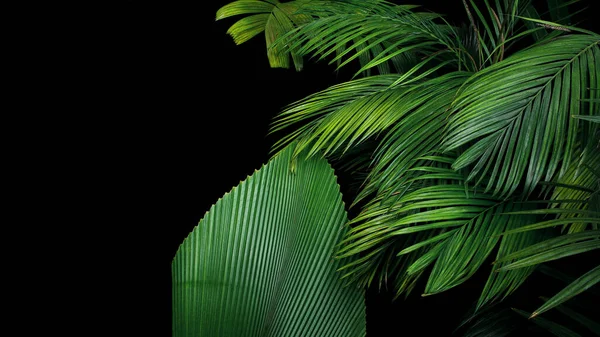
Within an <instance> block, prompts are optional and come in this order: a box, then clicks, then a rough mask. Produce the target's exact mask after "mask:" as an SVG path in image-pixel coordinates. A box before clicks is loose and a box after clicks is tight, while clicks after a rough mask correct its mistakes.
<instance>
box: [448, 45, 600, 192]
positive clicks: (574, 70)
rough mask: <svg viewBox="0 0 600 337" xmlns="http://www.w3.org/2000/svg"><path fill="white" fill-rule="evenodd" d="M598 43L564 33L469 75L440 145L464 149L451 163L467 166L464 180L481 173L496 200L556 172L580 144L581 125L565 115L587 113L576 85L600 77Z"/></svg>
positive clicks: (531, 186) (525, 189)
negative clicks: (467, 172)
mask: <svg viewBox="0 0 600 337" xmlns="http://www.w3.org/2000/svg"><path fill="white" fill-rule="evenodd" d="M598 43H599V40H598V39H597V38H596V37H594V36H591V35H569V36H565V37H562V38H558V39H556V40H553V41H550V42H548V43H546V44H544V45H536V46H534V47H532V48H530V49H528V50H525V51H522V52H519V53H517V54H514V55H513V56H511V57H509V58H507V59H505V60H504V61H502V62H499V63H497V64H495V65H493V66H490V67H488V68H486V69H484V70H483V71H481V72H478V73H477V74H475V75H473V77H472V78H471V79H469V80H468V82H467V83H466V84H465V86H464V87H463V90H462V91H461V93H460V94H459V96H458V97H457V99H456V100H455V102H454V113H453V116H452V118H451V120H450V122H449V125H448V133H447V135H446V137H445V139H444V143H443V148H444V149H445V150H446V151H447V150H453V149H458V148H461V147H465V151H464V153H463V154H462V155H461V156H460V157H459V158H457V160H456V162H455V163H454V166H453V167H454V168H455V169H462V168H466V167H472V168H471V174H470V175H469V181H471V180H473V179H475V178H478V180H477V181H478V182H481V181H483V180H484V178H486V180H487V181H488V182H487V187H486V191H488V190H492V191H493V193H494V195H497V196H500V197H507V196H510V195H512V194H513V193H515V192H516V191H517V188H518V187H519V186H523V195H529V194H530V193H531V192H532V191H533V189H534V188H535V186H536V185H537V183H538V182H539V181H540V180H541V179H542V178H543V177H545V180H550V179H551V178H553V177H554V176H555V171H556V170H557V169H558V168H560V173H559V175H558V176H559V177H560V176H562V175H563V174H564V171H565V170H566V168H567V167H569V163H570V162H571V161H572V160H573V153H574V152H575V151H576V149H577V147H578V143H577V141H578V129H579V123H578V121H577V120H576V119H570V118H568V115H569V114H575V115H577V114H581V113H580V112H583V111H585V110H584V109H582V104H581V102H580V101H579V100H580V99H582V98H586V97H587V94H586V91H584V90H581V88H582V87H586V86H589V85H590V83H591V82H594V83H595V84H596V82H598V81H600V77H599V76H597V72H598V69H600V48H599V47H598ZM586 113H589V112H587V111H586ZM591 113H592V114H594V115H596V114H598V113H599V112H598V111H591ZM472 164H474V166H471V165H472Z"/></svg>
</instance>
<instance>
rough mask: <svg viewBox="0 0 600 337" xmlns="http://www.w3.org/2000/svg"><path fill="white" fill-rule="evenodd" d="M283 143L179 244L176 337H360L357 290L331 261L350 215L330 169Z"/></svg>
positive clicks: (175, 287) (362, 316)
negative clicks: (346, 284)
mask: <svg viewBox="0 0 600 337" xmlns="http://www.w3.org/2000/svg"><path fill="white" fill-rule="evenodd" d="M292 151H293V149H292V148H290V147H288V148H287V149H285V150H284V151H282V152H281V153H280V154H279V155H278V156H276V157H274V158H273V159H272V160H271V161H270V162H269V163H268V164H266V165H265V166H263V167H262V168H261V169H260V170H258V171H256V172H255V173H254V174H253V175H252V176H251V177H249V178H248V179H247V180H246V181H244V182H242V183H241V184H240V185H238V186H237V187H235V188H234V189H233V190H232V191H231V192H229V193H227V194H226V195H225V196H224V197H223V198H222V199H220V200H219V201H218V202H217V203H216V204H215V205H214V206H213V207H212V208H211V209H210V210H209V211H208V212H207V213H206V215H205V216H204V218H203V219H202V220H200V223H199V224H198V226H197V227H196V228H194V230H193V231H192V233H191V234H190V235H189V236H188V237H187V238H186V239H185V241H184V242H183V244H182V245H181V247H180V248H179V250H178V252H177V254H176V256H175V259H174V261H173V264H172V270H173V336H174V337H183V336H185V337H188V336H190V337H191V336H194V337H202V336H206V337H215V336H232V337H233V336H240V337H241V336H244V337H252V336H273V337H286V336H303V337H304V336H319V337H320V336H343V337H348V336H364V335H365V304H364V296H363V295H364V294H363V291H362V290H359V289H357V288H355V287H344V286H343V285H344V283H343V282H342V281H341V280H340V275H339V274H338V273H337V272H336V269H337V268H339V266H340V263H342V262H347V261H339V260H334V259H333V258H332V254H333V250H334V246H335V245H336V244H337V243H338V241H339V239H340V237H341V236H342V235H344V232H345V231H346V229H345V223H346V221H347V215H346V212H345V210H344V205H343V203H342V200H341V194H340V191H339V186H338V185H337V183H336V179H335V176H334V174H333V169H332V168H331V167H330V166H329V165H328V164H327V162H326V161H325V160H323V159H314V158H313V159H309V160H304V159H303V158H302V157H299V158H297V162H296V163H295V170H294V172H292V171H290V160H291V154H292Z"/></svg>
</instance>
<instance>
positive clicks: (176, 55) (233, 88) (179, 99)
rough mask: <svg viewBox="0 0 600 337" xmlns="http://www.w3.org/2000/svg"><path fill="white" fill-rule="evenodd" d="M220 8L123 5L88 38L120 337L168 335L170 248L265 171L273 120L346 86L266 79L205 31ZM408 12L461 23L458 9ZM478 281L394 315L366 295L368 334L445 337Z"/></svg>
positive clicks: (322, 71) (320, 75)
mask: <svg viewBox="0 0 600 337" xmlns="http://www.w3.org/2000/svg"><path fill="white" fill-rule="evenodd" d="M228 2H229V1H227V0H218V1H208V2H185V3H176V2H164V3H158V2H147V1H124V2H121V3H120V5H118V6H115V7H114V11H112V10H111V12H112V13H110V14H111V15H110V16H109V17H110V19H106V20H105V21H104V22H103V24H102V26H101V27H100V31H99V39H100V40H101V42H102V43H101V44H100V45H101V46H104V48H100V47H99V48H98V50H97V57H98V60H99V62H98V63H97V64H95V65H92V66H93V67H95V70H96V76H97V77H98V83H103V84H102V85H98V88H99V89H98V93H99V95H97V96H96V97H97V99H98V102H97V104H96V106H97V107H98V108H99V109H98V110H99V112H98V115H97V116H98V117H97V119H98V125H101V126H105V127H106V132H101V134H102V140H101V141H100V144H98V145H99V148H100V149H102V151H106V152H107V153H104V154H103V156H102V158H108V160H106V161H102V162H99V163H97V164H98V167H100V168H101V173H100V174H99V176H97V177H94V179H96V182H97V185H98V189H99V190H106V189H109V190H111V191H110V192H111V194H110V195H112V196H111V197H110V198H111V199H110V200H108V201H107V200H104V205H107V206H106V207H108V208H111V209H114V210H116V211H117V212H115V214H116V215H112V217H114V218H113V219H106V221H105V224H104V226H105V228H108V229H109V230H110V233H111V236H112V237H113V238H116V240H114V241H113V242H118V245H120V246H122V247H125V248H126V249H127V247H129V248H128V250H129V252H130V253H129V254H126V255H125V254H124V255H123V256H120V257H119V259H120V263H119V264H118V265H119V267H118V268H114V269H115V270H112V272H113V273H114V274H113V276H112V277H110V278H109V279H110V281H109V283H111V284H112V285H113V287H117V288H119V289H120V290H119V294H122V293H124V295H119V297H118V299H115V301H117V302H118V303H113V304H112V305H111V308H112V310H114V311H115V312H119V313H123V314H124V315H119V317H122V323H123V325H122V329H124V330H121V332H123V333H125V334H127V332H129V334H130V335H141V334H140V330H139V329H140V328H141V327H143V329H148V331H149V332H152V335H157V336H158V335H161V336H168V335H170V331H171V297H170V295H171V283H170V281H171V274H170V273H171V271H170V263H171V261H172V258H173V257H174V255H175V253H176V251H177V248H178V246H179V244H180V243H181V242H182V241H183V239H184V238H185V237H186V236H187V235H188V233H189V232H190V231H191V230H192V229H193V227H194V226H195V225H196V224H197V222H198V221H199V220H200V218H201V217H202V216H203V214H204V213H205V212H206V211H207V210H208V209H209V207H210V206H211V205H212V204H214V203H215V202H216V201H217V199H218V198H219V197H221V196H222V195H223V194H224V193H226V192H227V191H229V190H230V189H231V188H232V187H234V186H235V185H237V184H238V183H239V182H240V181H241V180H243V179H245V178H246V177H247V176H248V175H250V174H252V172H253V171H254V170H255V169H258V168H259V167H260V166H261V165H262V164H263V163H265V162H266V161H267V160H268V158H269V155H268V150H269V148H270V146H271V145H272V144H273V142H274V139H273V138H272V137H269V136H267V130H268V125H269V122H270V120H271V118H272V117H273V116H274V115H275V114H276V113H277V112H279V111H281V109H282V108H283V107H284V106H285V105H286V104H288V103H291V102H293V101H295V100H297V99H300V98H303V97H305V96H306V95H308V94H310V93H314V92H316V91H318V90H321V89H324V88H326V87H327V86H329V85H332V84H335V83H338V82H339V81H343V80H348V79H349V76H348V74H346V73H345V72H341V73H339V74H338V73H335V71H334V67H333V66H328V65H327V64H325V63H321V64H315V63H314V62H307V64H306V67H305V70H304V71H303V72H300V73H297V72H295V71H294V70H284V69H271V68H269V65H268V60H267V58H266V51H265V44H264V38H263V37H262V36H258V37H256V38H254V39H252V40H251V41H250V42H248V43H245V44H243V45H241V46H236V45H235V44H234V43H233V40H232V39H231V37H230V36H228V35H226V30H227V28H228V27H229V26H230V25H231V24H232V23H234V22H235V18H231V19H226V20H223V21H219V22H215V20H214V17H215V13H216V11H217V9H218V8H220V7H221V6H223V5H225V4H226V3H228ZM409 3H418V4H423V5H425V7H426V8H428V9H431V10H434V11H437V12H439V13H445V14H450V16H449V18H450V20H451V21H458V22H460V21H463V22H464V13H463V8H462V4H461V1H460V0H453V1H412V2H409ZM107 144H108V145H109V146H105V145H107ZM121 210H122V211H123V212H122V213H121V212H120V211H121ZM121 214H123V215H121ZM125 214H127V215H125ZM117 223H118V224H119V225H116V224H117ZM131 247H135V248H131ZM112 248H113V247H110V245H107V246H105V247H104V249H107V250H111V249H112ZM482 281H483V279H482V278H479V279H477V278H475V279H474V280H472V281H469V282H467V283H466V284H465V286H463V287H462V288H461V289H460V290H451V291H449V292H448V295H447V296H432V297H427V298H421V297H419V296H414V297H413V298H411V299H409V300H408V301H407V302H402V301H400V302H398V303H395V304H394V305H390V300H389V296H387V295H385V294H384V295H380V296H375V295H374V294H373V293H370V295H369V296H368V300H367V304H368V331H369V333H373V332H375V331H376V330H377V331H387V333H386V334H385V335H389V336H395V335H405V336H406V335H413V333H412V332H409V331H413V330H414V329H415V327H414V326H413V325H415V324H419V328H420V329H422V330H421V331H420V332H419V334H425V335H428V334H434V335H439V336H443V335H448V333H449V332H451V331H452V329H453V328H454V327H455V326H456V324H457V323H458V322H459V318H460V317H461V316H462V315H463V314H464V313H465V311H466V310H467V309H468V308H469V307H470V305H471V304H472V303H471V301H473V300H475V299H476V296H477V293H478V292H479V291H480V288H479V287H480V285H481V284H482V283H481V282H482ZM477 285H479V286H477ZM523 291H527V290H526V289H525V290H523ZM130 311H131V312H136V313H137V314H135V315H134V314H133V313H132V314H131V315H129V314H128V313H129V312H130ZM134 316H135V317H137V318H136V319H133V318H132V317H134ZM107 317H108V318H110V317H116V315H112V314H111V313H107ZM115 319H116V318H115ZM118 320H119V319H118ZM419 322H421V323H419ZM376 335H377V334H370V336H376ZM381 335H383V334H381Z"/></svg>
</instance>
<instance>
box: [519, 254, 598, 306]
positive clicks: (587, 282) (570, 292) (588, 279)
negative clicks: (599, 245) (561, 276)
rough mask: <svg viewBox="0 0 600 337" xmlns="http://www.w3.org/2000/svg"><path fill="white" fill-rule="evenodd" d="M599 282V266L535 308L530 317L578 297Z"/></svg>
mask: <svg viewBox="0 0 600 337" xmlns="http://www.w3.org/2000/svg"><path fill="white" fill-rule="evenodd" d="M598 282H600V264H599V265H598V266H596V267H595V268H593V269H592V270H590V271H589V272H587V273H585V274H584V275H582V276H581V277H579V278H578V279H576V280H575V281H573V282H571V283H570V284H569V285H568V286H566V287H564V288H563V289H562V290H561V291H560V292H558V293H557V294H556V295H554V296H552V298H550V299H549V300H547V301H546V303H544V305H542V306H541V307H539V308H537V309H536V310H535V311H534V312H533V313H532V314H531V317H535V316H537V315H539V314H542V313H544V312H546V311H548V310H550V309H552V308H554V307H556V306H559V305H560V304H562V303H564V302H566V301H568V300H569V299H571V298H572V297H574V296H577V295H579V294H580V293H582V292H583V291H585V290H587V289H588V288H590V287H592V286H594V285H595V284H596V283H598Z"/></svg>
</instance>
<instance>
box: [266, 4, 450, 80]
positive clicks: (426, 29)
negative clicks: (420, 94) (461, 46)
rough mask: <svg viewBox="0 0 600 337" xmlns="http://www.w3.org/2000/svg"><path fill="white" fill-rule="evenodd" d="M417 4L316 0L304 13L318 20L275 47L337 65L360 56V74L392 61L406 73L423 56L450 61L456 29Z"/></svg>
mask: <svg viewBox="0 0 600 337" xmlns="http://www.w3.org/2000/svg"><path fill="white" fill-rule="evenodd" d="M412 8H413V6H397V5H391V4H389V3H385V2H382V1H372V0H371V1H369V0H367V1H361V2H360V6H359V5H357V2H356V1H315V2H311V5H310V6H306V7H304V8H303V9H302V10H301V11H300V13H302V14H303V15H307V16H310V17H313V18H314V19H313V20H312V21H310V22H308V23H307V24H305V25H302V26H301V27H299V28H298V29H296V30H294V31H293V32H291V33H290V34H288V35H287V36H286V38H285V39H283V40H281V41H280V42H278V43H277V44H276V46H277V47H281V48H286V49H287V50H293V51H296V52H297V53H298V54H300V55H315V56H319V59H327V58H329V59H330V63H337V64H338V68H339V67H342V66H344V65H346V64H348V63H350V62H351V61H353V60H356V59H358V60H359V61H360V62H361V68H360V69H359V70H358V71H357V73H356V74H359V73H363V72H365V71H369V70H371V69H373V68H375V67H377V69H379V72H380V73H382V74H385V73H387V72H388V71H389V69H391V68H390V66H391V67H394V68H395V71H396V72H400V73H402V72H405V71H407V70H408V69H410V68H412V67H413V66H414V65H415V64H416V63H415V61H417V60H418V58H421V59H425V58H428V57H435V58H436V59H438V60H448V59H449V57H448V56H446V55H445V53H446V52H450V53H453V54H456V53H458V51H457V50H456V48H455V47H454V45H453V39H452V38H451V36H452V34H453V32H452V29H451V28H449V26H447V25H444V24H438V23H435V22H434V21H433V20H434V19H435V18H437V17H438V15H436V14H433V13H426V12H417V11H413V10H412ZM440 46H441V48H440ZM415 56H416V57H418V58H415ZM450 59H453V58H452V57H450ZM454 61H456V60H454Z"/></svg>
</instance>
